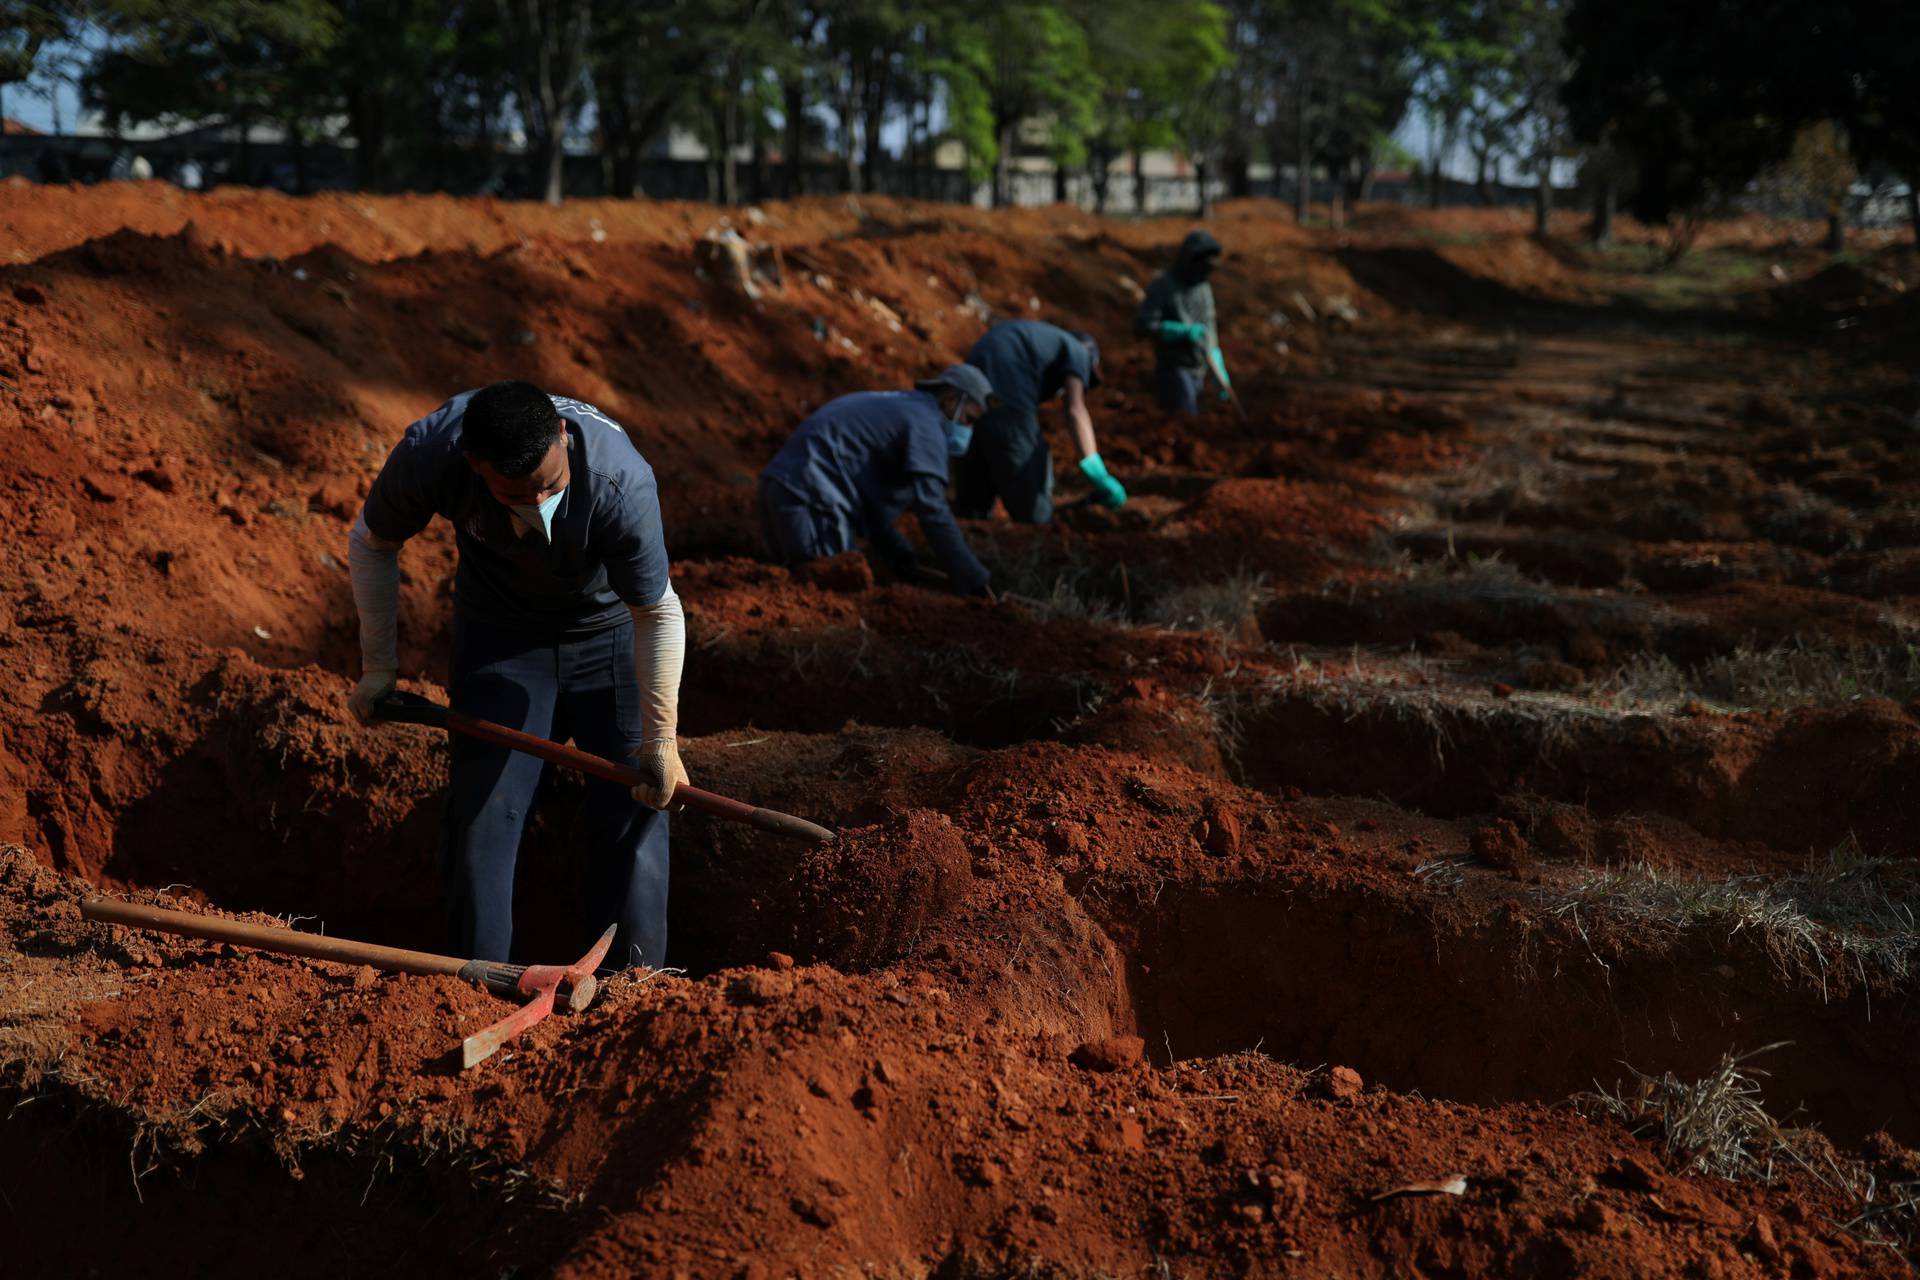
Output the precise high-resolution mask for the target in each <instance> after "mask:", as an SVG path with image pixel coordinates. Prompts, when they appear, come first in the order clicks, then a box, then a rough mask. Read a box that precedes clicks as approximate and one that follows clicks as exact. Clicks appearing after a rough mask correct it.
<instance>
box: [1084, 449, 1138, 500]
mask: <svg viewBox="0 0 1920 1280" xmlns="http://www.w3.org/2000/svg"><path fill="white" fill-rule="evenodd" d="M1080 474H1081V475H1083V476H1085V477H1086V478H1087V483H1088V484H1090V485H1092V486H1093V491H1094V493H1096V494H1098V495H1099V497H1100V501H1101V502H1103V503H1105V504H1106V505H1107V506H1109V507H1124V506H1126V505H1127V491H1126V490H1125V489H1124V488H1122V487H1121V485H1120V482H1119V481H1118V480H1115V479H1114V478H1113V474H1112V473H1111V472H1109V471H1108V470H1107V464H1106V463H1104V462H1102V461H1101V460H1100V455H1099V454H1097V453H1090V454H1088V455H1087V456H1086V457H1084V458H1082V459H1080Z"/></svg>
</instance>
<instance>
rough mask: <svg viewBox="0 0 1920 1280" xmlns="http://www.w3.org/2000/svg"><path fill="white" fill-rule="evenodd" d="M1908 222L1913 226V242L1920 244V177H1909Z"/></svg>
mask: <svg viewBox="0 0 1920 1280" xmlns="http://www.w3.org/2000/svg"><path fill="white" fill-rule="evenodd" d="M1907 223H1908V225H1910V226H1911V227H1912V228H1913V242H1914V243H1915V244H1920V178H1908V179H1907Z"/></svg>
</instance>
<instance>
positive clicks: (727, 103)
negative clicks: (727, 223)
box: [714, 81, 740, 205]
mask: <svg viewBox="0 0 1920 1280" xmlns="http://www.w3.org/2000/svg"><path fill="white" fill-rule="evenodd" d="M715 114H716V115H717V117H718V118H717V119H716V120H715V121H714V125H715V128H714V133H715V135H716V136H717V138H718V141H719V144H720V203H721V204H727V205H734V204H739V203H740V166H739V163H738V162H737V161H736V160H735V159H734V155H733V147H734V142H735V140H736V137H737V135H738V132H739V126H740V95H739V94H738V93H736V92H735V91H734V84H733V82H731V81H729V83H728V84H727V87H726V91H725V92H724V93H723V94H722V95H721V99H720V110H719V111H718V112H716V113H715Z"/></svg>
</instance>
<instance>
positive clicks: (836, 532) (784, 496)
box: [760, 479, 854, 565]
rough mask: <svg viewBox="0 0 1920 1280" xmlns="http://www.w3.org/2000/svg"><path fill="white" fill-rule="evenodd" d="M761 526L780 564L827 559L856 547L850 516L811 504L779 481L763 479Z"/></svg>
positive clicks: (776, 561)
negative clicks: (847, 518)
mask: <svg viewBox="0 0 1920 1280" xmlns="http://www.w3.org/2000/svg"><path fill="white" fill-rule="evenodd" d="M760 528H761V531H762V532H763V533H764V534H765V535H766V539H767V553H768V554H769V555H770V556H772V557H773V560H774V562H775V563H776V564H784V565H794V564H799V563H800V562H801V561H803V560H824V559H827V558H829V557H831V556H837V555H841V554H843V553H844V552H848V551H851V550H853V545H854V534H853V526H852V525H850V524H848V522H847V520H846V517H844V516H842V515H841V514H839V513H838V512H836V511H823V510H818V509H816V508H814V507H812V506H810V505H808V503H807V500H806V499H805V498H803V497H801V496H800V495H799V494H797V493H795V492H793V490H791V489H789V488H787V486H785V485H783V484H781V483H780V482H778V481H777V480H768V479H762V480H761V481H760Z"/></svg>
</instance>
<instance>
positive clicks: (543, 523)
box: [508, 489, 567, 542]
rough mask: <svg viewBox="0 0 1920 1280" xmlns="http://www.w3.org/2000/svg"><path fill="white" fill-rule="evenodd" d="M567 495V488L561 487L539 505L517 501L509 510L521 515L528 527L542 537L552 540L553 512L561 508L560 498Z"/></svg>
mask: <svg viewBox="0 0 1920 1280" xmlns="http://www.w3.org/2000/svg"><path fill="white" fill-rule="evenodd" d="M566 496H567V491H566V490H565V489H561V490H560V491H559V492H558V493H555V494H554V495H553V496H552V497H550V498H548V499H547V500H546V501H545V502H542V503H540V504H539V505H538V506H535V505H533V504H530V503H518V502H516V503H515V504H513V506H511V507H509V508H508V510H509V511H511V512H513V514H515V515H517V516H519V517H520V519H521V521H522V522H524V523H525V524H526V526H527V528H528V529H531V530H533V531H534V532H536V533H538V534H539V535H540V536H541V537H542V538H545V539H546V540H547V541H548V542H552V541H553V513H554V512H556V511H558V510H559V509H560V499H562V498H564V497H566Z"/></svg>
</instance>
